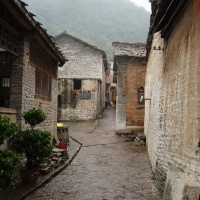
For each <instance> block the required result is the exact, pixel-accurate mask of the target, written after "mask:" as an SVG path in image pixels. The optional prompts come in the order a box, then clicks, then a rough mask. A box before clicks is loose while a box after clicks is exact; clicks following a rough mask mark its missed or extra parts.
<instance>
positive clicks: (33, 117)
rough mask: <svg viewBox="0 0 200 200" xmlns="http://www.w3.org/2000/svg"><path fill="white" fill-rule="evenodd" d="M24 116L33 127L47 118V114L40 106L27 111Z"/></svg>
mask: <svg viewBox="0 0 200 200" xmlns="http://www.w3.org/2000/svg"><path fill="white" fill-rule="evenodd" d="M22 116H23V118H24V120H25V122H26V123H28V124H29V125H30V126H31V128H34V127H35V126H36V125H37V124H40V123H41V122H43V121H44V120H45V119H46V118H47V116H46V114H45V113H44V112H43V111H42V110H41V109H40V108H32V109H30V110H28V111H25V112H24V113H23V114H22Z"/></svg>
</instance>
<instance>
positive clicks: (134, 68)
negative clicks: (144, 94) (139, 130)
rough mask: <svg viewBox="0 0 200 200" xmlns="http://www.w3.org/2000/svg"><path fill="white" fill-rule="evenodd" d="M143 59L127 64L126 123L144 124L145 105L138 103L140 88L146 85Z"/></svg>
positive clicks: (133, 124)
mask: <svg viewBox="0 0 200 200" xmlns="http://www.w3.org/2000/svg"><path fill="white" fill-rule="evenodd" d="M142 61H143V60H142V59H141V60H138V61H136V60H134V61H132V62H129V63H128V66H127V94H126V124H127V125H132V126H143V125H144V105H142V106H140V105H138V89H139V88H140V87H143V88H144V85H145V74H146V73H145V70H146V68H145V66H143V64H142V63H143V62H142Z"/></svg>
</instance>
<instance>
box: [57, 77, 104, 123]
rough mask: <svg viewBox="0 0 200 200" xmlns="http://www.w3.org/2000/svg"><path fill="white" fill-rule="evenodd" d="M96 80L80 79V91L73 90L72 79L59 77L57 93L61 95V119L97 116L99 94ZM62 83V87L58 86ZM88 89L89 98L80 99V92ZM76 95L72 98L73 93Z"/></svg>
mask: <svg viewBox="0 0 200 200" xmlns="http://www.w3.org/2000/svg"><path fill="white" fill-rule="evenodd" d="M100 84H101V83H100V82H99V81H98V80H82V87H81V91H73V79H67V80H66V79H61V80H60V83H59V93H60V94H61V97H62V103H61V109H62V113H61V118H60V120H61V121H66V120H93V119H96V118H97V117H98V114H100V113H99V112H100V111H99V110H98V109H99V107H98V103H99V102H100V101H98V98H99V96H100V95H101V94H100V91H99V85H100ZM60 85H62V87H61V86H60ZM84 91H87V92H88V91H89V93H90V94H91V98H89V99H81V98H80V93H81V92H84ZM74 94H75V95H76V97H75V98H74V97H73V95H74ZM98 111H99V112H98Z"/></svg>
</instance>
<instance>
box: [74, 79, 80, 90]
mask: <svg viewBox="0 0 200 200" xmlns="http://www.w3.org/2000/svg"><path fill="white" fill-rule="evenodd" d="M80 89H81V80H79V79H74V90H80Z"/></svg>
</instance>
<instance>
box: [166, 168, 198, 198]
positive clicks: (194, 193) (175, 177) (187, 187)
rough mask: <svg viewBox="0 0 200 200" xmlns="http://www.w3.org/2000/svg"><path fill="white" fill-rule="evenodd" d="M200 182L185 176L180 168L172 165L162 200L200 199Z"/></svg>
mask: <svg viewBox="0 0 200 200" xmlns="http://www.w3.org/2000/svg"><path fill="white" fill-rule="evenodd" d="M199 196H200V184H199V183H198V182H197V181H195V180H191V179H190V178H189V177H186V176H185V173H183V172H182V171H180V170H179V169H178V168H175V167H171V168H170V169H169V170H168V173H167V180H166V183H165V188H164V193H163V197H162V200H169V199H170V200H186V199H187V200H198V199H199Z"/></svg>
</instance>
